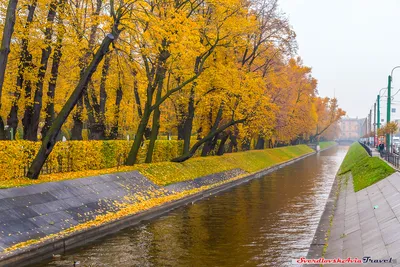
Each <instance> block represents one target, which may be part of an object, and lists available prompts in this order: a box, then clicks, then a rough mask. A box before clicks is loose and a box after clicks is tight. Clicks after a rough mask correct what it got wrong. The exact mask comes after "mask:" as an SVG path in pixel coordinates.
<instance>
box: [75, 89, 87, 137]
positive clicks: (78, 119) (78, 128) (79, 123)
mask: <svg viewBox="0 0 400 267" xmlns="http://www.w3.org/2000/svg"><path fill="white" fill-rule="evenodd" d="M84 90H86V88H85V89H84ZM82 111H83V99H82V98H81V99H78V102H77V105H76V108H75V112H74V114H73V115H72V120H73V122H74V124H73V126H72V129H71V140H83V137H82V130H83V119H82Z"/></svg>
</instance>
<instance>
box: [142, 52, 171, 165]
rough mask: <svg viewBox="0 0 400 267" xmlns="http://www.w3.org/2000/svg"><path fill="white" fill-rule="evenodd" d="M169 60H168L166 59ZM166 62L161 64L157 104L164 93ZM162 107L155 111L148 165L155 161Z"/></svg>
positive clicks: (148, 151) (147, 159) (148, 149)
mask: <svg viewBox="0 0 400 267" xmlns="http://www.w3.org/2000/svg"><path fill="white" fill-rule="evenodd" d="M165 60H167V58H165ZM164 64H165V61H164V62H161V64H160V70H159V72H160V76H159V79H158V81H157V93H156V102H158V101H160V99H161V93H162V88H163V84H164V79H165V73H166V69H165V67H164ZM160 116H161V112H160V106H157V107H156V108H155V109H154V112H153V124H152V128H151V134H150V142H149V147H148V148H147V155H146V160H145V162H146V163H151V162H152V161H153V152H154V146H155V143H156V140H157V136H158V131H159V130H160Z"/></svg>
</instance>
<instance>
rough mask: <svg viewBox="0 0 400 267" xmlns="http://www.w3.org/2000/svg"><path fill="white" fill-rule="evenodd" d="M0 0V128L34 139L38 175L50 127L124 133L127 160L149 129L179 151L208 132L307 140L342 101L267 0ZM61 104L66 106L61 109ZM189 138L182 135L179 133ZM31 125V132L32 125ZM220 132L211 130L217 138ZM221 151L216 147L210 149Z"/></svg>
mask: <svg viewBox="0 0 400 267" xmlns="http://www.w3.org/2000/svg"><path fill="white" fill-rule="evenodd" d="M6 4H7V3H6V2H5V1H3V4H2V7H1V11H0V12H2V13H1V17H2V18H4V19H3V21H4V22H5V24H4V27H1V28H0V30H1V31H2V44H1V54H0V100H1V101H0V105H1V106H0V108H1V113H0V114H1V118H0V137H1V138H2V139H6V138H7V131H6V130H5V128H6V127H5V126H6V125H7V126H8V128H12V129H13V132H14V133H15V132H18V131H20V132H22V133H21V135H22V137H23V139H27V140H32V141H37V140H38V139H41V141H42V146H41V148H40V151H39V152H38V154H37V156H36V158H35V160H34V161H33V163H32V165H31V167H30V169H29V172H28V176H29V177H30V178H37V177H38V174H39V171H40V169H41V167H42V166H43V164H44V162H45V160H46V158H47V157H48V155H49V154H50V153H51V151H52V149H53V147H54V145H55V143H56V141H57V140H58V138H59V135H60V131H63V132H65V131H66V129H71V130H70V139H72V140H82V132H83V129H84V126H85V125H87V131H88V137H89V139H92V140H102V139H116V138H118V137H120V138H122V137H123V136H126V134H128V133H134V136H135V138H134V142H133V145H132V148H131V151H130V153H129V156H128V158H127V159H126V164H128V165H133V164H135V163H136V160H137V154H138V150H139V147H140V145H141V143H142V142H143V140H144V139H148V140H149V145H148V152H147V158H146V162H151V161H152V154H153V149H154V143H155V140H156V139H157V137H158V136H159V135H160V134H165V133H170V134H175V135H176V134H177V135H178V139H180V140H183V142H184V149H183V151H182V156H180V157H178V158H175V159H174V161H176V162H182V161H185V160H187V159H188V158H190V157H191V156H192V155H193V153H194V152H195V151H196V150H197V149H199V148H200V147H202V154H203V155H207V154H208V153H209V152H210V151H211V150H212V149H213V148H215V146H216V145H217V143H219V145H220V146H221V147H223V146H224V145H225V144H226V143H227V142H230V143H231V144H233V145H236V144H237V143H238V142H240V143H241V144H242V146H244V147H246V146H249V143H250V140H252V139H253V140H254V139H257V148H264V146H265V143H266V141H267V142H268V143H270V144H271V142H273V141H274V142H276V141H279V142H286V143H289V142H292V143H296V142H299V141H302V140H314V139H316V138H318V137H320V136H321V135H328V136H329V135H331V136H332V134H334V132H335V129H336V128H335V127H330V126H331V125H334V124H335V123H336V122H337V121H338V119H339V118H340V117H341V116H343V115H344V112H343V111H342V110H341V109H340V108H339V107H338V104H337V101H336V99H329V98H321V97H318V96H317V91H316V86H317V81H316V79H315V78H313V77H312V76H311V68H309V67H306V66H304V65H303V64H302V61H301V59H300V58H299V57H293V56H294V55H295V53H296V40H295V33H294V31H293V30H292V28H291V26H290V25H289V22H288V20H287V19H286V17H285V16H284V15H283V14H282V13H281V12H280V11H279V8H278V3H277V0H249V1H243V0H174V1H172V0H163V1H161V0H120V1H114V0H85V1H83V0H70V1H67V0H10V1H9V2H8V6H6ZM70 115H72V116H70ZM193 134H197V137H198V138H197V141H196V142H195V143H194V144H193V142H192V146H190V145H191V144H190V139H191V136H192V135H193ZM40 136H41V137H40ZM218 140H220V141H219V142H217V141H218ZM222 153H223V149H222V150H221V151H220V154H222Z"/></svg>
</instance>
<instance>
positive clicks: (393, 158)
mask: <svg viewBox="0 0 400 267" xmlns="http://www.w3.org/2000/svg"><path fill="white" fill-rule="evenodd" d="M381 158H382V159H384V160H386V161H387V162H389V163H390V164H392V165H393V166H395V167H396V168H397V169H398V168H399V166H400V156H399V155H397V154H394V153H385V152H382V153H381Z"/></svg>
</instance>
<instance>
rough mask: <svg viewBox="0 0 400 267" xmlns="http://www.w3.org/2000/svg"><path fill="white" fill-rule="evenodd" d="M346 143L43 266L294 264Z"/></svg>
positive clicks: (302, 252)
mask: <svg viewBox="0 0 400 267" xmlns="http://www.w3.org/2000/svg"><path fill="white" fill-rule="evenodd" d="M346 152H347V147H340V146H339V147H334V148H331V149H328V150H326V151H323V152H321V153H319V154H317V155H313V156H310V157H307V158H305V159H303V160H301V161H298V162H296V163H294V164H291V165H289V166H287V167H284V168H282V169H279V170H278V171H276V172H273V173H271V174H268V175H266V176H265V177H263V178H261V179H255V180H252V181H250V182H249V183H247V184H244V185H240V186H238V187H235V188H233V189H231V190H229V191H226V192H224V193H221V194H219V195H216V196H211V197H210V198H208V199H203V200H201V201H198V202H196V203H194V204H191V205H188V206H185V207H181V208H179V209H176V210H174V211H172V212H170V213H168V214H167V215H165V216H163V217H160V218H158V219H155V220H153V221H149V222H146V223H142V224H141V225H139V226H135V227H132V228H130V229H126V230H124V231H121V232H119V233H117V234H115V235H112V236H109V237H106V238H103V239H100V240H98V241H97V242H95V243H92V244H90V245H87V246H85V247H82V248H80V249H76V250H73V251H71V252H69V253H68V254H66V255H62V256H61V257H60V258H55V259H53V260H51V261H49V262H45V263H42V264H41V265H39V266H73V262H74V261H76V262H77V261H79V265H77V266H96V267H97V266H107V267H109V266H118V267H119V266H206V267H211V266H221V267H232V266H289V265H291V264H290V262H291V259H294V258H299V257H301V256H306V255H307V252H308V248H309V245H310V243H311V241H312V238H313V236H314V233H315V230H316V228H317V226H318V223H319V219H320V217H321V214H322V212H323V210H324V206H325V203H326V200H327V198H328V195H329V193H330V190H331V186H332V183H333V180H334V178H335V174H336V172H337V170H338V168H339V166H340V164H341V162H342V160H343V158H344V156H345V154H346Z"/></svg>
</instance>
